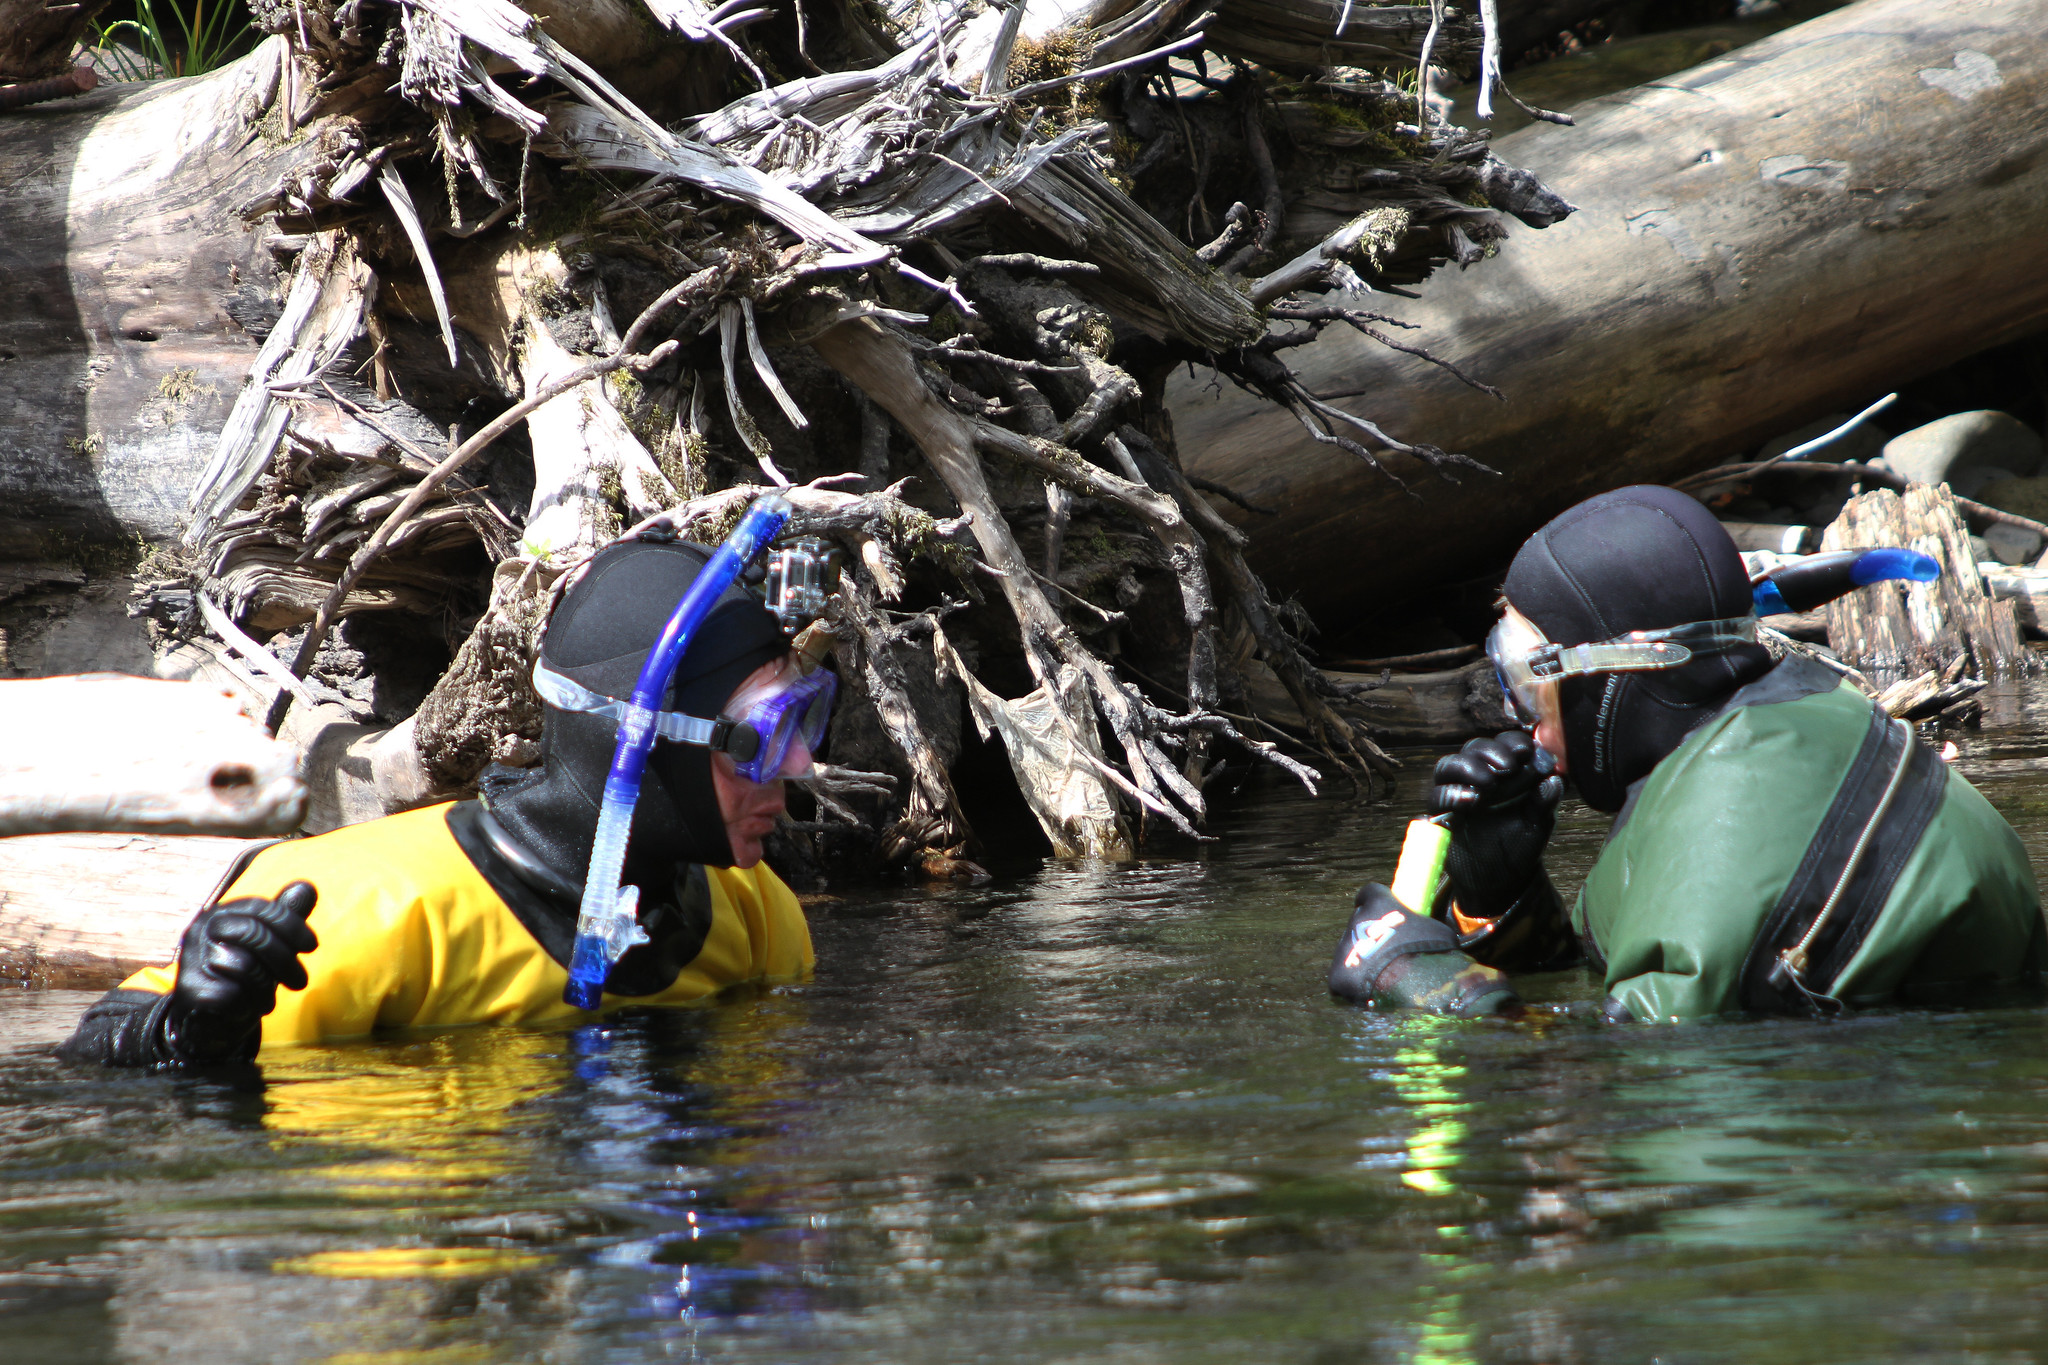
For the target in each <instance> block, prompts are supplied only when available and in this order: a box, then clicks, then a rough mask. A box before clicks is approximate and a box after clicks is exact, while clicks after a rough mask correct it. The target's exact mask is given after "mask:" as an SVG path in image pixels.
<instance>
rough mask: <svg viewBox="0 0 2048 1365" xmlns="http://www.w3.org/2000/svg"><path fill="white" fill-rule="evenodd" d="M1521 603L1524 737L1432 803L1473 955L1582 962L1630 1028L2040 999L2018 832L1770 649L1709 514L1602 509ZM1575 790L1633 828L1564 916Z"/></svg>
mask: <svg viewBox="0 0 2048 1365" xmlns="http://www.w3.org/2000/svg"><path fill="white" fill-rule="evenodd" d="M1503 591H1504V598H1505V601H1504V608H1505V610H1504V615H1503V619H1502V623H1501V625H1500V627H1499V628H1497V630H1496V632H1495V634H1494V637H1493V639H1492V640H1491V641H1490V642H1489V652H1490V653H1492V654H1493V655H1494V658H1495V663H1496V666H1497V667H1499V668H1500V669H1501V671H1502V674H1503V681H1504V683H1505V684H1506V686H1505V687H1504V691H1505V692H1506V694H1507V700H1508V704H1509V706H1510V708H1511V709H1513V710H1515V711H1516V712H1517V714H1518V718H1519V719H1521V720H1522V722H1523V724H1524V727H1525V728H1524V729H1519V730H1513V731H1509V732H1508V733H1506V734H1504V735H1501V736H1498V737H1495V738H1489V739H1480V740H1474V741H1472V742H1471V743H1470V744H1468V745H1467V746H1466V747H1465V749H1464V750H1463V751H1462V752H1460V753H1457V754H1453V755H1451V756H1450V757H1448V758H1446V759H1444V760H1443V761H1442V762H1441V763H1439V764H1438V766H1437V770H1436V775H1435V782H1434V784H1433V786H1432V788H1431V791H1430V795H1429V799H1428V807H1429V810H1430V811H1431V813H1432V814H1437V815H1444V816H1448V817H1449V825H1450V832H1451V840H1450V848H1449V851H1448V854H1447V856H1446V859H1445V874H1446V875H1445V886H1444V891H1443V893H1442V895H1441V896H1440V897H1439V899H1438V902H1437V904H1436V906H1435V907H1434V908H1435V910H1436V913H1437V918H1438V919H1439V920H1440V921H1441V922H1443V924H1444V925H1445V927H1446V929H1447V930H1449V931H1450V934H1452V935H1454V936H1455V943H1456V945H1457V946H1458V947H1459V948H1461V949H1462V950H1463V951H1464V952H1466V953H1468V954H1470V955H1471V956H1472V957H1474V958H1476V959H1477V960H1478V961H1480V962H1482V963H1487V964H1491V965H1493V966H1496V967H1500V968H1502V969H1504V970H1507V971H1514V972H1523V971H1539V970H1547V969H1554V968H1558V967H1562V966H1567V965H1570V964H1571V963H1572V962H1573V961H1576V960H1577V959H1578V958H1579V956H1580V954H1581V952H1583V955H1584V957H1585V958H1586V959H1587V960H1589V961H1590V962H1591V964H1592V965H1593V967H1594V968H1595V969H1596V970H1598V971H1600V972H1601V973H1602V974H1603V977H1604V979H1605V984H1606V987H1607V991H1608V999H1607V1012H1608V1014H1609V1016H1610V1017H1612V1018H1617V1019H1622V1018H1633V1019H1657V1020H1670V1019H1686V1018H1695V1017H1699V1016H1704V1015H1713V1014H1722V1013H1727V1012H1732V1011H1741V1010H1750V1011H1760V1012H1769V1013H1784V1012H1801V1013H1803V1012H1808V1011H1818V1012H1823V1013H1829V1012H1833V1011H1835V1010H1838V1009H1840V1008H1843V1007H1845V1006H1867V1005H1873V1004H1879V1003H1884V1002H1890V1001H1898V1002H1905V1003H1912V1002H1917V1001H1927V1002H1935V1001H1940V1002H1943V1003H1958V1002H1967V1001H1970V1000H1972V999H1980V998H1985V996H1986V994H1987V993H1988V992H1990V991H1993V990H1996V989H1998V988H2001V987H2011V986H2016V985H2032V984H2034V983H2037V982H2038V981H2039V979H2040V976H2041V973H2042V969H2043V966H2044V955H2048V933H2044V922H2043V918H2042V912H2041V903H2040V896H2039V893H2038V891H2037V889H2036V887H2035V883H2034V876H2033V871H2032V867H2031V865H2030V863H2029V862H2028V859H2027V855H2026V850H2025V849H2024V848H2023V847H2022V846H2021V844H2020V841H2019V837H2018V836H2017V835H2016V834H2015V833H2014V832H2013V830H2012V827H2011V826H2010V825H2008V824H2007V823H2006V822H2005V820H2004V819H2003V818H2002V817H2001V816H1999V814H1998V813H1997V812H1996V811H1995V810H1993V809H1992V807H1991V805H1990V804H1989V803H1988V802H1987V801H1985V799H1984V798H1983V796H1982V795H1980V794H1979V793H1978V792H1977V791H1976V789H1975V788H1973V787H1972V786H1971V785H1970V784H1969V782H1968V781H1966V780H1965V779H1964V778H1963V777H1962V776H1961V775H1960V774H1958V773H1956V772H1955V771H1954V770H1953V769H1952V768H1950V767H1949V765H1948V764H1946V763H1944V762H1942V761H1941V759H1940V758H1939V757H1938V756H1937V755H1935V754H1934V753H1933V752H1932V751H1931V750H1930V749H1929V748H1928V747H1927V746H1926V745H1924V744H1922V743H1921V742H1920V741H1919V740H1918V738H1917V737H1915V735H1914V734H1913V731H1912V728H1911V727H1910V726H1909V725H1907V724H1905V723H1904V722H1900V721H1894V720H1892V719H1890V718H1889V717H1887V716H1886V715H1885V714H1884V713H1883V712H1882V711H1880V710H1879V709H1877V708H1876V707H1875V706H1874V705H1872V703H1871V702H1870V701H1869V700H1868V699H1867V698H1866V697H1864V696H1863V694H1862V693H1861V692H1859V691H1858V690H1856V689H1855V688H1854V687H1852V686H1850V685H1849V684H1848V683H1846V682H1845V681H1843V680H1842V678H1841V677H1840V676H1839V675H1837V674H1836V673H1834V672H1833V671H1831V670H1829V669H1828V668H1826V667H1825V666H1824V665H1822V664H1819V663H1816V662H1814V661H1813V660H1810V659H1806V658H1802V657H1800V656H1797V655H1791V656H1787V657H1785V658H1783V659H1779V660H1774V659H1773V658H1772V657H1771V654H1770V652H1769V651H1768V650H1767V649H1766V648H1765V647H1764V646H1762V645H1761V644H1758V643H1756V627H1755V613H1754V606H1753V603H1752V589H1751V585H1750V583H1749V579H1748V575H1747V574H1746V573H1745V572H1744V570H1743V565H1742V560H1741V556H1740V555H1739V554H1738V553H1737V551H1736V549H1735V546H1734V544H1733V542H1732V541H1730V540H1729V538H1728V535H1727V533H1726V532H1725V531H1723V530H1722V528H1721V526H1720V525H1719V523H1718V522H1716V521H1715V520H1714V518H1713V516H1712V515H1711V514H1710V513H1708V512H1707V510H1706V509H1705V508H1704V507H1702V506H1701V505H1700V504H1699V503H1698V502H1696V501H1694V500H1693V499H1692V498H1690V497H1688V496H1686V495H1684V494H1682V493H1678V492H1676V491H1674V490H1671V489H1668V488H1657V487H1636V488H1624V489H1619V490H1616V491H1615V492H1612V493H1606V494H1602V495H1601V496H1599V497H1596V498H1592V499H1589V500H1588V501H1586V502H1583V503H1581V504H1579V505H1578V506H1577V507H1574V508H1572V509H1571V510H1569V511H1567V512H1565V513H1563V514H1562V515H1560V516H1558V517H1557V518H1556V519H1555V520H1553V521H1551V522H1550V523H1549V524H1548V525H1546V526H1544V527H1543V529H1542V530H1540V531H1538V532H1537V533H1536V534H1535V535H1534V536H1532V537H1531V538H1530V540H1529V541H1528V543H1527V544H1525V545H1524V546H1523V547H1522V550H1521V552H1520V553H1519V554H1518V555H1517V556H1516V557H1515V561H1514V564H1513V566H1512V567H1511V568H1510V569H1509V571H1508V576H1507V580H1506V583H1505V585H1504V590H1503ZM1673 645H1677V646H1680V647H1681V648H1679V649H1677V650H1674V649H1672V646H1673ZM1579 646H1585V647H1586V648H1584V649H1579V648H1575V647H1579ZM1659 650H1662V651H1663V656H1661V657H1660V655H1659V654H1658V652H1657V651H1659ZM1681 655H1682V658H1681V657H1679V656H1681ZM1535 658H1542V659H1545V660H1547V661H1548V664H1547V668H1546V669H1543V670H1540V671H1541V672H1547V674H1548V676H1538V672H1539V670H1532V669H1530V668H1529V667H1528V666H1527V663H1528V661H1529V660H1531V659H1535ZM1560 660H1562V663H1560ZM1574 660H1576V665H1575V664H1574ZM1603 665H1604V666H1603ZM1566 780H1569V781H1570V782H1571V783H1572V784H1573V785H1574V786H1575V787H1576V788H1577V790H1578V792H1579V794H1580V796H1581V797H1582V798H1583V799H1584V800H1585V802H1586V803H1587V804H1588V805H1590V806H1592V807H1593V808H1594V809H1596V810H1600V811H1605V812H1609V813H1612V814H1613V815H1614V816H1615V821H1614V825H1613V827H1612V829H1611V830H1610V831H1609V834H1608V839H1607V844H1606V847H1605V848H1604V850H1603V851H1602V853H1601V856H1600V859H1599V861H1598V862H1597V863H1596V864H1595V866H1594V868H1593V871H1592V873H1591V875H1590V876H1589V877H1588V878H1587V880H1586V884H1585V887H1584V888H1583V889H1582V891H1581V892H1580V894H1579V896H1578V898H1577V900H1576V902H1575V903H1574V905H1573V906H1572V908H1571V909H1570V911H1569V912H1567V911H1566V910H1565V907H1564V905H1563V903H1562V901H1561V900H1560V899H1559V897H1558V895H1557V893H1556V891H1555V889H1554V888H1553V887H1552V885H1551V882H1550V878H1549V876H1548V875H1547V873H1546V872H1545V871H1544V868H1543V861H1542V854H1543V848H1544V846H1545V844H1546V843H1547V842H1548V840H1549V838H1550V834H1551V830H1552V827H1553V825H1554V823H1555V819H1556V808H1557V802H1558V800H1559V798H1560V797H1561V796H1562V793H1563V788H1564V783H1565V781H1566ZM1373 890H1375V888H1367V891H1368V892H1370V891H1373ZM1365 898H1366V893H1361V899H1362V900H1364V899H1365ZM1355 921H1356V917H1355V916H1354V922H1355ZM1340 957H1341V950H1340ZM1332 988H1333V989H1334V990H1339V993H1340V994H1345V993H1346V992H1344V991H1343V990H1341V989H1339V982H1338V980H1337V978H1336V976H1335V975H1334V974H1333V977H1332ZM1366 993H1368V994H1369V993H1370V992H1369V991H1368V992H1366Z"/></svg>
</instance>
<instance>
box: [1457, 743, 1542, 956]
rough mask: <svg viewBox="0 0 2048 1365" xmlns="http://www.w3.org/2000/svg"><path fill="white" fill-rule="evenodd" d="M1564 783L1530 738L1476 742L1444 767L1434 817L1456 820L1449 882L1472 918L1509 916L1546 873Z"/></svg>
mask: <svg viewBox="0 0 2048 1365" xmlns="http://www.w3.org/2000/svg"><path fill="white" fill-rule="evenodd" d="M1563 795H1564V779H1563V778H1562V777H1560V776H1558V775H1557V760H1556V759H1554V758H1552V757H1551V756H1550V754H1549V752H1548V751H1547V750H1544V749H1540V748H1538V747H1537V746H1536V741H1535V740H1534V739H1532V738H1531V737H1530V735H1529V732H1528V731H1526V730H1509V731H1507V732H1505V733H1504V734H1500V735H1496V736H1495V737H1493V738H1492V739H1475V740H1472V741H1471V742H1469V743H1468V744H1466V745H1465V747H1464V748H1463V749H1461V750H1459V751H1458V752H1457V753H1455V754H1452V755H1451V756H1450V757H1448V758H1445V759H1443V760H1441V761H1440V762H1438V764H1437V765H1436V777H1435V785H1433V786H1432V787H1431V788H1430V789H1429V800H1428V803H1427V804H1428V808H1429V813H1430V814H1431V815H1446V814H1448V815H1449V816H1450V817H1451V846H1450V848H1449V850H1448V851H1447V852H1446V853H1445V855H1444V875H1445V877H1446V879H1448V880H1449V882H1450V884H1451V893H1452V894H1453V895H1454V896H1456V897H1457V900H1458V908H1459V909H1461V910H1463V911H1464V912H1465V913H1466V914H1467V915H1471V916H1474V917H1478V918H1487V919H1490V918H1492V917H1494V916H1496V915H1499V914H1502V913H1503V912H1505V911H1506V910H1507V909H1508V907H1509V906H1511V905H1513V904H1514V903H1515V902H1516V901H1517V900H1518V899H1520V897H1521V896H1522V894H1523V893H1524V892H1525V891H1527V890H1528V889H1529V886H1530V883H1531V882H1533V881H1534V880H1535V879H1536V878H1537V877H1538V876H1539V875H1541V873H1542V871H1543V846H1544V845H1545V844H1547V843H1549V842H1550V833H1551V831H1552V830H1553V829H1554V828H1556V826H1557V803H1558V801H1559V799H1560V798H1562V797H1563Z"/></svg>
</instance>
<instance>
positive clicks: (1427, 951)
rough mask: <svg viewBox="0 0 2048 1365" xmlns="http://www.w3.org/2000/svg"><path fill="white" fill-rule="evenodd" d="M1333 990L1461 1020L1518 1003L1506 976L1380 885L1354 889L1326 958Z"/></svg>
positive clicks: (1513, 1008)
mask: <svg viewBox="0 0 2048 1365" xmlns="http://www.w3.org/2000/svg"><path fill="white" fill-rule="evenodd" d="M1330 994H1332V995H1334V996H1336V997H1337V998H1338V999H1339V1000H1346V1001H1349V1002H1350V1003H1352V1004H1354V1005H1366V1004H1374V1003H1379V1004H1386V1005H1399V1006H1403V1007H1406V1008H1409V1009H1424V1010H1429V1011H1431V1012H1432V1013H1436V1014H1447V1015H1450V1016H1452V1017H1453V1018H1458V1019H1476V1018H1479V1017H1481V1016H1482V1015H1489V1014H1512V1013H1515V1012H1517V1011H1518V1010H1520V1008H1521V1000H1520V998H1519V997H1518V996H1517V995H1516V994H1515V992H1514V987H1512V986H1511V985H1509V984H1508V979H1507V977H1505V976H1503V975H1502V974H1501V973H1500V972H1499V971H1497V970H1495V969H1494V968H1492V967H1486V966H1482V965H1480V964H1479V963H1477V962H1474V961H1473V960H1472V959H1471V958H1470V957H1468V956H1466V955H1465V954H1464V953H1463V952H1461V951H1460V950H1459V948H1458V936H1457V935H1456V934H1454V933H1452V932H1451V927H1450V926H1449V925H1448V924H1445V923H1443V922H1442V921H1441V920H1433V919H1431V918H1429V916H1427V915H1418V914H1416V913H1415V912H1414V911H1413V910H1410V909H1409V908H1408V907H1407V906H1405V905H1403V904H1401V902H1399V901H1397V900H1395V899H1394V893H1393V892H1392V891H1389V890H1388V889H1387V888H1386V887H1384V886H1381V885H1380V884H1379V883H1378V882H1368V883H1366V884H1365V885H1364V886H1362V887H1360V888H1359V889H1358V900H1357V908H1356V909H1354V910H1353V911H1352V913H1351V922H1350V923H1349V924H1347V925H1346V926H1345V928H1344V936H1343V937H1342V938H1341V939H1339V940H1338V941H1337V953H1336V956H1335V957H1334V958H1332V959H1331V961H1330Z"/></svg>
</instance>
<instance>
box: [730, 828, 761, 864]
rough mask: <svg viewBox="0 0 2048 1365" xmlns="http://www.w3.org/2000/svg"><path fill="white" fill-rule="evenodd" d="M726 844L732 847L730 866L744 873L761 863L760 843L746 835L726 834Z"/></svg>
mask: <svg viewBox="0 0 2048 1365" xmlns="http://www.w3.org/2000/svg"><path fill="white" fill-rule="evenodd" d="M726 842H727V843H729V844H731V845H732V865H733V866H734V867H736V868H738V869H739V870H740V871H742V872H744V871H746V870H747V869H748V868H750V867H752V866H754V864H756V863H758V862H760V861H761V853H762V850H761V841H760V840H759V839H757V838H753V837H751V836H748V835H744V834H739V835H735V834H733V833H731V832H730V831H728V832H727V834H726Z"/></svg>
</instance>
